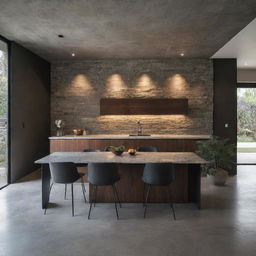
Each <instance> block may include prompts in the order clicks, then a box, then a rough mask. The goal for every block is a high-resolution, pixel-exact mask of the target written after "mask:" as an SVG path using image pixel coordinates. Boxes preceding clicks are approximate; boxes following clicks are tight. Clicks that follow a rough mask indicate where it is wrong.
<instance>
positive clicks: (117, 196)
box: [113, 184, 122, 208]
mask: <svg viewBox="0 0 256 256" xmlns="http://www.w3.org/2000/svg"><path fill="white" fill-rule="evenodd" d="M113 188H114V191H115V193H116V198H117V201H118V204H119V206H120V208H122V205H121V202H120V199H119V195H118V192H117V189H116V185H115V184H113Z"/></svg>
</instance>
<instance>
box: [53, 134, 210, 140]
mask: <svg viewBox="0 0 256 256" xmlns="http://www.w3.org/2000/svg"><path fill="white" fill-rule="evenodd" d="M210 138H211V135H200V134H199V135H186V134H185V135H169V134H152V135H150V136H129V135H126V134H119V135H114V134H95V135H93V134H92V135H85V136H84V135H82V136H75V135H65V136H60V137H56V136H53V137H49V139H50V140H74V139H76V140H93V139H102V140H131V139H132V140H152V139H157V140H159V139H165V140H177V139H186V140H206V139H210Z"/></svg>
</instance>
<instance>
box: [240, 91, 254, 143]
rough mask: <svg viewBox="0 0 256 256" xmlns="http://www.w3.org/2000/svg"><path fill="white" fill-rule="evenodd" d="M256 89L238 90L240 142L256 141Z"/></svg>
mask: <svg viewBox="0 0 256 256" xmlns="http://www.w3.org/2000/svg"><path fill="white" fill-rule="evenodd" d="M255 117H256V89H255V88H239V89H238V90H237V129H238V130H237V135H238V142H254V141H256V118H255Z"/></svg>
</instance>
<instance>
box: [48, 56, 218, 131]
mask: <svg viewBox="0 0 256 256" xmlns="http://www.w3.org/2000/svg"><path fill="white" fill-rule="evenodd" d="M51 90H52V91H51V132H52V135H54V134H55V127H54V120H55V119H62V120H64V121H65V133H66V134H71V131H72V129H74V128H82V129H83V128H86V129H88V130H89V131H90V133H93V134H100V133H105V134H129V133H132V132H134V130H135V128H136V122H137V121H138V120H141V123H142V126H143V132H145V133H154V134H212V116H213V67H212V62H211V60H208V59H164V60H163V59H161V60H95V61H93V60H88V61H64V62H63V61H62V62H56V63H53V64H52V68H51ZM104 97H116V98H121V97H122V98H128V97H130V98H132V97H137V98H148V97H156V98H159V97H164V98H180V97H186V98H188V101H189V113H188V115H187V116H183V115H169V116H167V115H166V116H165V115H160V116H153V115H150V116H135V115H134V116H100V114H99V112H100V108H99V101H100V98H104ZM117 107H118V106H117Z"/></svg>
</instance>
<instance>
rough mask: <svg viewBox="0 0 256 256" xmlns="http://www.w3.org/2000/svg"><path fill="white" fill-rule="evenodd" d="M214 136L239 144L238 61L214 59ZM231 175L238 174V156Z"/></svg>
mask: <svg viewBox="0 0 256 256" xmlns="http://www.w3.org/2000/svg"><path fill="white" fill-rule="evenodd" d="M213 70H214V98H213V134H214V135H215V136H219V137H221V138H227V139H229V141H230V143H233V144H235V145H236V144H237V61H236V59H214V60H213ZM234 162H235V164H234V166H233V167H232V168H231V169H230V173H231V174H236V172H237V171H236V162H237V159H236V154H235V156H234Z"/></svg>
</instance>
